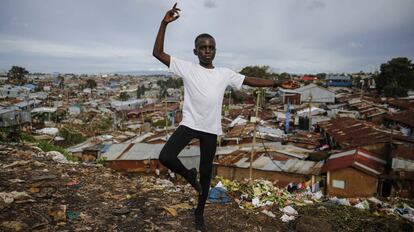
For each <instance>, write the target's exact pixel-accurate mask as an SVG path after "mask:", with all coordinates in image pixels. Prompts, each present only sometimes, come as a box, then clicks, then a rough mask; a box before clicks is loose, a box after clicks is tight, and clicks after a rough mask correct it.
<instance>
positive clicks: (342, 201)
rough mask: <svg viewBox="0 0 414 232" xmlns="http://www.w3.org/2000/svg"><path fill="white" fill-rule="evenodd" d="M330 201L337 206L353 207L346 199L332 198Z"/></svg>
mask: <svg viewBox="0 0 414 232" xmlns="http://www.w3.org/2000/svg"><path fill="white" fill-rule="evenodd" d="M329 201H330V202H332V203H334V204H337V205H346V206H351V204H350V203H349V200H348V199H346V198H337V197H332V198H329Z"/></svg>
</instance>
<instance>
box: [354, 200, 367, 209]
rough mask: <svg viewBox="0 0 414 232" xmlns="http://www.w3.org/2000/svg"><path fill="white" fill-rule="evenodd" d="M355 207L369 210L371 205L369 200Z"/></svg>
mask: <svg viewBox="0 0 414 232" xmlns="http://www.w3.org/2000/svg"><path fill="white" fill-rule="evenodd" d="M354 207H355V208H358V209H369V203H368V201H367V200H365V201H361V202H359V203H358V204H356V205H354Z"/></svg>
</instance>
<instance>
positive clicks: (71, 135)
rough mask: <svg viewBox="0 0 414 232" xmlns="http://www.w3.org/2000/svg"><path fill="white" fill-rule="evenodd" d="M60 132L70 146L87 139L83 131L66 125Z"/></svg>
mask: <svg viewBox="0 0 414 232" xmlns="http://www.w3.org/2000/svg"><path fill="white" fill-rule="evenodd" d="M59 134H60V136H61V137H62V138H64V139H65V143H66V145H68V146H71V145H75V144H79V143H82V142H83V141H85V140H86V137H85V136H83V135H82V134H81V133H79V132H74V131H71V130H69V129H67V128H65V127H63V128H61V129H60V130H59Z"/></svg>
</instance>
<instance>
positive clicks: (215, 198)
mask: <svg viewBox="0 0 414 232" xmlns="http://www.w3.org/2000/svg"><path fill="white" fill-rule="evenodd" d="M208 200H209V201H210V202H214V203H221V204H224V203H228V202H230V197H229V195H227V190H226V189H224V188H221V187H214V188H212V189H211V190H210V192H209V193H208Z"/></svg>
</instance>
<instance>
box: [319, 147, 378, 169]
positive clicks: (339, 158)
mask: <svg viewBox="0 0 414 232" xmlns="http://www.w3.org/2000/svg"><path fill="white" fill-rule="evenodd" d="M385 165H386V161H385V159H384V158H383V157H382V156H381V155H379V154H375V153H372V152H368V151H366V150H363V149H360V148H358V149H352V150H348V151H344V152H340V153H337V154H334V155H331V156H330V157H329V158H328V160H327V161H326V164H325V166H324V167H323V169H324V170H325V171H332V170H338V169H343V168H347V167H355V168H357V169H360V170H362V171H365V172H367V173H370V174H374V175H379V174H381V173H383V172H384V168H385Z"/></svg>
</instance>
